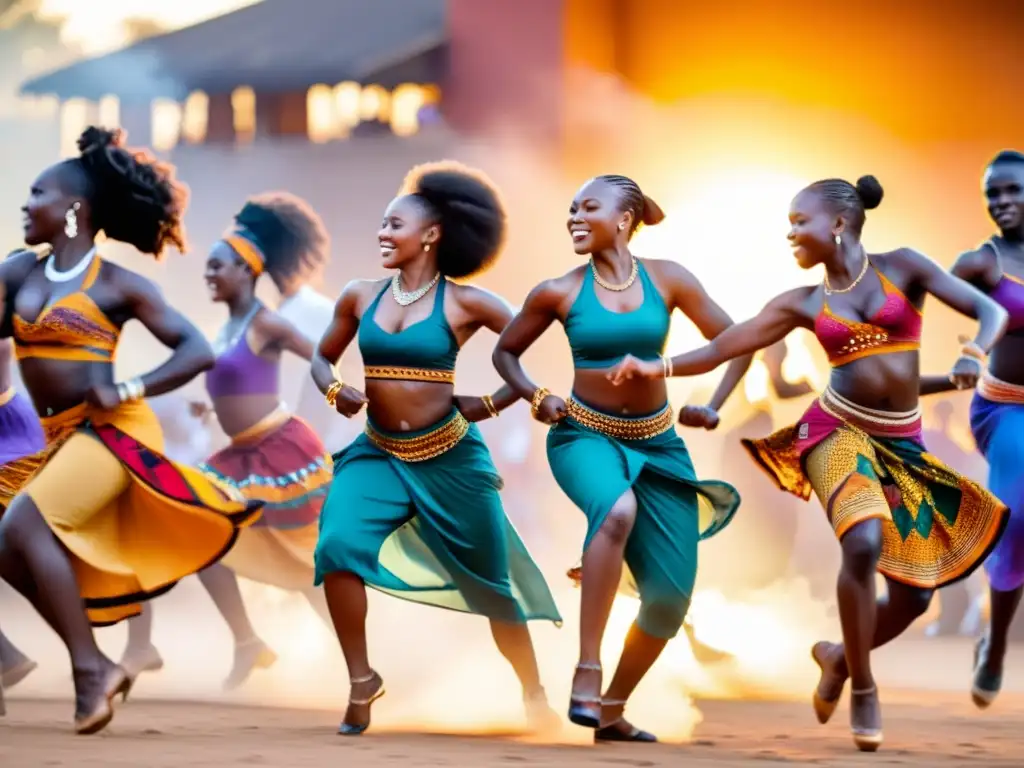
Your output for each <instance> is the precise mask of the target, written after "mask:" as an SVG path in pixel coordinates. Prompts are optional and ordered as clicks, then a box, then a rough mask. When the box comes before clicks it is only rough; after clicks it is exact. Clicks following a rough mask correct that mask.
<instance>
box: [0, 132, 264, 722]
mask: <svg viewBox="0 0 1024 768" xmlns="http://www.w3.org/2000/svg"><path fill="white" fill-rule="evenodd" d="M121 136H122V134H121V133H120V131H113V132H112V131H105V130H101V129H98V128H89V129H88V130H86V131H85V133H83V134H82V137H81V138H80V139H79V142H78V147H79V150H80V155H79V156H78V157H76V158H73V159H70V160H66V161H64V162H61V163H58V164H57V165H54V166H52V167H51V168H48V169H47V170H46V171H44V172H43V173H42V174H41V175H40V176H39V178H37V179H36V180H35V182H33V184H32V187H31V191H30V193H29V197H28V201H27V202H26V204H25V206H24V208H23V211H24V215H25V242H26V243H27V244H28V245H30V246H41V245H49V246H50V248H51V250H50V253H49V255H48V256H46V257H45V258H39V257H37V256H36V254H35V253H31V252H29V253H22V254H18V255H16V256H13V257H11V258H9V259H7V260H6V261H4V262H3V263H2V264H0V290H2V293H3V314H2V325H0V335H3V336H13V338H14V341H15V351H16V355H17V358H18V360H19V363H20V366H21V373H22V378H23V379H24V382H25V386H26V388H27V390H28V392H29V394H30V395H31V397H32V400H33V402H34V404H35V406H36V409H37V411H38V412H39V413H40V415H41V417H42V419H41V420H42V425H43V431H44V434H45V437H46V447H45V448H44V449H43V450H42V451H41V452H39V453H37V454H34V455H32V456H28V457H25V458H23V459H20V460H18V461H15V462H12V463H10V464H7V465H5V466H4V468H3V474H4V482H0V488H4V489H5V490H4V493H3V495H0V506H3V507H5V508H6V510H5V512H4V513H3V517H2V519H0V577H2V578H3V579H4V580H6V581H7V582H8V583H9V584H11V585H12V586H14V588H15V589H17V590H18V591H19V592H20V593H21V594H22V595H23V596H24V597H25V598H26V599H28V600H29V601H30V602H31V603H32V605H33V606H34V607H35V609H36V610H37V611H38V612H39V613H40V615H41V616H42V617H43V618H44V619H45V620H46V621H47V622H48V623H49V624H50V626H52V627H53V629H54V630H55V631H56V632H57V634H58V635H60V637H61V640H63V642H64V644H65V645H66V646H67V648H68V651H69V653H70V655H71V665H72V669H73V673H74V682H75V692H76V704H75V730H76V732H78V733H83V734H85V733H95V732H96V731H99V730H101V729H102V728H104V727H105V726H106V725H107V723H109V722H110V720H111V718H112V717H113V701H114V699H115V698H116V697H117V696H127V693H128V689H129V688H130V686H131V679H130V676H129V675H128V673H127V672H126V671H125V670H124V669H123V668H121V667H119V666H118V665H116V664H114V663H113V662H112V661H111V660H110V659H108V658H107V657H106V656H104V655H103V654H102V653H101V652H100V650H99V648H98V647H97V646H96V642H95V639H94V637H93V633H92V630H91V628H90V622H91V623H92V625H93V626H106V625H109V624H113V623H115V622H117V621H119V620H121V619H124V618H127V617H129V616H132V615H135V614H137V613H138V612H139V610H140V607H139V606H140V603H141V602H142V601H144V600H149V599H151V598H153V597H155V596H157V595H160V594H163V593H165V592H167V591H168V590H169V589H171V588H172V587H173V586H174V585H175V583H176V582H177V581H178V580H179V579H181V578H182V577H183V576H187V575H189V574H193V573H196V572H198V571H200V570H201V569H203V568H206V567H208V566H209V565H211V564H213V563H215V562H217V561H218V560H219V559H220V558H221V557H223V556H224V554H225V553H226V552H227V551H228V550H229V549H230V548H231V546H232V545H233V544H234V542H235V539H236V538H237V536H238V531H239V528H240V527H242V526H244V525H247V524H248V523H250V522H252V521H253V520H254V519H255V518H256V517H258V516H259V511H260V507H261V504H260V503H259V502H248V501H246V500H245V499H244V498H243V497H242V495H241V494H239V493H238V492H237V491H236V490H235V489H233V488H231V487H230V486H228V485H226V484H221V483H217V482H215V481H214V480H212V479H210V478H208V477H207V476H205V475H203V474H202V473H201V472H200V471H199V470H196V469H190V468H187V467H181V466H178V465H176V464H174V463H173V462H171V461H169V460H168V459H166V458H165V457H164V456H163V455H162V454H161V450H162V448H163V435H162V433H161V431H160V426H159V423H158V422H157V419H156V417H155V416H154V414H153V412H152V411H151V410H150V409H149V407H148V406H147V405H146V404H145V403H144V402H143V397H144V396H145V395H147V394H148V395H159V394H163V393H165V392H169V391H171V390H173V389H176V388H177V387H180V386H182V385H183V384H185V383H187V382H188V381H190V380H191V379H193V378H194V377H195V376H196V375H198V374H199V373H201V372H202V371H203V370H204V369H206V368H209V367H210V366H211V365H212V363H213V353H212V351H211V349H210V346H209V344H207V342H206V340H205V339H203V337H202V334H201V333H200V332H199V330H198V329H197V328H195V327H194V326H193V325H192V324H191V323H189V322H188V321H187V320H186V319H185V318H184V317H183V316H182V315H181V314H179V313H178V312H177V311H175V310H174V309H172V308H171V307H170V306H168V304H167V303H166V302H165V301H164V299H163V297H162V296H161V295H160V292H159V291H158V290H157V288H156V287H155V286H154V285H153V284H152V283H151V282H149V281H148V280H145V279H144V278H142V277H140V276H139V275H136V274H134V273H132V272H129V271H128V270H126V269H124V268H122V267H120V266H117V265H116V264H112V263H110V262H107V261H104V260H103V259H102V258H100V256H99V255H98V254H97V252H96V244H95V238H96V236H97V235H98V234H99V233H101V232H102V233H103V234H104V235H106V237H107V238H110V239H113V240H118V241H121V242H125V243H128V244H130V245H132V246H134V247H135V248H137V249H138V250H139V251H141V252H143V253H150V254H153V255H155V256H159V255H160V254H161V253H162V252H163V251H164V249H165V247H166V246H168V245H174V246H176V247H177V248H178V250H183V249H184V246H185V242H184V233H183V231H182V226H181V218H182V214H183V212H184V208H185V199H186V191H185V189H184V188H183V187H182V186H180V185H179V184H178V183H176V182H175V181H174V180H173V178H172V172H171V169H170V168H169V167H168V166H165V165H163V164H160V163H158V162H156V161H154V160H153V159H152V158H150V157H149V156H148V155H147V154H146V153H144V152H142V151H130V150H127V149H124V148H122V147H121ZM129 320H138V321H139V322H141V323H142V324H143V325H144V326H146V328H147V329H148V330H149V331H150V332H151V333H152V334H153V335H154V336H156V338H157V339H159V340H160V341H161V342H163V343H164V344H165V345H166V346H167V347H169V348H170V349H171V350H173V352H172V354H171V356H170V358H168V360H167V361H166V362H165V363H164V364H163V365H161V366H160V367H159V368H157V369H156V370H154V371H152V372H150V373H148V374H146V375H145V376H141V377H138V378H135V379H132V380H130V381H127V382H121V383H115V382H114V357H115V353H116V350H117V344H118V339H119V336H120V334H121V329H122V327H123V326H124V324H125V323H126V322H128V321H129ZM83 608H84V610H83Z"/></svg>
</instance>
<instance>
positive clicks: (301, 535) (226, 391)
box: [125, 192, 331, 690]
mask: <svg viewBox="0 0 1024 768" xmlns="http://www.w3.org/2000/svg"><path fill="white" fill-rule="evenodd" d="M327 243H328V239H327V234H326V232H325V230H324V227H323V224H322V223H321V221H320V218H319V217H318V216H317V215H316V212H315V211H313V209H312V208H310V207H309V205H308V204H307V203H306V202H305V201H304V200H301V199H299V198H297V197H295V196H294V195H291V194H288V193H284V192H274V193H269V194H263V195H259V196H256V197H253V198H251V199H249V200H248V201H246V203H245V205H244V206H243V207H242V210H241V211H239V212H238V213H237V214H236V215H235V220H234V225H233V227H232V228H231V229H230V231H228V232H227V233H226V234H225V235H224V237H223V238H222V239H221V240H219V241H218V242H217V243H216V244H215V245H214V246H213V248H212V249H211V251H210V256H209V258H208V259H207V262H206V275H205V278H206V285H207V288H208V289H209V291H210V296H211V298H212V299H213V300H214V301H216V302H220V303H223V304H225V305H227V309H228V322H227V323H226V324H225V325H224V327H223V328H222V329H221V331H220V333H219V335H218V337H217V340H216V342H215V343H214V351H215V353H216V355H217V361H216V363H215V365H214V366H213V368H212V369H211V370H210V371H208V372H207V374H206V390H207V392H208V394H209V395H210V401H211V403H212V410H213V413H214V414H215V415H216V417H217V420H218V421H219V422H220V426H221V428H222V429H223V430H224V432H226V433H227V435H228V436H229V437H230V438H231V444H230V445H229V446H228V447H227V448H225V449H223V450H221V451H218V452H217V453H215V454H214V455H213V456H211V457H210V458H209V459H207V460H206V462H205V463H203V464H201V465H200V469H202V470H204V471H205V472H207V473H209V474H211V475H212V476H213V477H215V478H216V479H217V480H218V481H220V482H223V483H227V484H230V485H231V486H232V487H234V488H236V489H237V490H238V491H239V492H240V493H241V494H242V495H243V496H245V497H246V498H248V499H256V500H259V501H261V502H263V514H262V517H261V518H260V519H259V520H258V521H257V522H256V523H255V524H254V525H253V526H252V527H250V528H247V529H246V530H245V531H242V534H241V535H240V536H239V538H238V542H237V543H236V544H235V546H234V547H233V548H232V550H231V551H230V552H229V553H228V554H227V555H226V556H225V557H224V559H223V560H222V561H221V562H220V563H218V564H217V565H214V566H211V567H210V568H208V569H206V570H204V571H202V572H201V573H200V574H199V579H200V581H202V583H203V586H204V587H206V590H207V591H208V592H209V593H210V596H211V597H212V598H213V601H214V603H215V604H216V605H217V609H218V610H219V611H220V613H221V615H222V616H223V617H224V619H225V621H227V623H228V626H229V627H230V628H231V632H232V634H233V636H234V640H235V660H234V665H233V667H232V670H231V672H230V674H229V675H228V677H227V679H226V680H225V682H224V687H225V688H226V689H229V690H230V689H232V688H237V687H238V686H240V685H241V684H242V683H243V682H245V680H246V679H247V678H248V677H249V675H250V674H251V673H252V671H253V670H254V669H257V668H266V667H269V666H270V665H271V664H273V663H274V662H275V661H276V659H277V657H276V655H275V654H274V652H273V651H272V650H271V649H270V648H269V647H268V646H267V645H266V644H265V643H264V642H263V641H262V640H261V639H260V638H259V637H258V636H257V634H256V631H255V629H254V628H253V626H252V624H251V622H250V621H249V617H248V614H247V612H246V610H245V606H244V604H243V603H242V596H241V593H240V591H239V588H238V579H237V578H236V574H237V575H239V576H244V577H245V578H248V579H252V580H254V581H258V582H262V583H264V584H270V585H272V586H276V587H279V588H281V589H286V590H294V591H298V592H301V593H303V594H304V595H305V596H306V598H307V599H308V600H309V602H310V603H311V604H312V605H313V607H314V609H316V610H317V611H318V613H319V614H320V616H321V617H322V618H323V620H324V621H325V622H328V623H329V621H330V619H329V616H328V612H327V604H326V602H325V601H324V598H323V592H322V590H319V589H314V587H313V548H314V547H315V546H316V538H317V527H318V522H319V519H320V507H321V506H322V505H323V501H324V498H325V497H326V495H327V487H328V485H329V484H330V481H331V457H330V455H329V454H328V453H327V450H326V449H325V448H324V445H323V443H322V442H321V441H320V438H318V437H317V435H316V433H315V432H313V430H312V429H311V428H310V426H309V425H308V424H306V422H305V421H303V420H302V419H300V418H298V417H297V416H294V415H292V414H290V413H289V412H288V411H287V410H286V409H285V406H284V404H283V403H282V401H281V396H280V366H281V355H282V353H283V352H291V353H292V354H295V355H298V356H299V357H301V358H302V359H304V360H309V359H310V358H311V357H312V356H313V344H312V343H311V342H310V341H309V340H308V339H307V338H306V337H305V336H304V335H303V334H302V333H300V332H299V330H298V329H297V328H296V327H295V326H293V325H292V324H291V323H289V322H288V321H287V320H285V319H283V318H282V317H280V316H279V315H278V314H277V313H276V312H272V311H271V310H269V309H268V308H266V307H265V306H263V304H262V303H261V302H260V301H259V300H258V299H257V298H256V293H255V292H256V283H257V281H258V280H259V278H260V276H261V275H263V274H267V275H269V276H270V277H271V279H273V280H274V282H275V283H277V284H278V285H280V284H282V283H283V282H284V281H286V280H289V279H296V278H297V277H301V276H302V275H307V274H311V273H312V272H313V271H315V270H318V269H320V268H321V267H322V266H323V264H324V263H325V261H326V260H327V256H328V254H327ZM210 407H211V406H209V405H207V404H206V403H193V412H202V411H205V410H207V409H209V408H210ZM148 614H149V612H147V615H144V616H142V617H139V619H138V620H136V621H133V622H132V623H131V625H130V627H131V629H132V632H131V633H130V634H129V647H128V649H127V650H126V652H125V665H126V666H127V667H128V668H129V669H150V670H152V669H159V668H160V667H161V666H162V660H161V658H160V655H159V653H158V652H157V650H156V649H155V648H154V647H153V645H152V643H151V641H150V635H151V632H150V625H151V621H152V618H151V616H150V615H148Z"/></svg>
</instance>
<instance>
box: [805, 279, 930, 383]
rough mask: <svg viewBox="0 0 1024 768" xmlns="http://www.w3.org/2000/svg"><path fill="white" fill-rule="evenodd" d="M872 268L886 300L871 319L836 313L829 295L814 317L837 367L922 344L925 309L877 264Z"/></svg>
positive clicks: (830, 357) (910, 348)
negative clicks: (893, 281)
mask: <svg viewBox="0 0 1024 768" xmlns="http://www.w3.org/2000/svg"><path fill="white" fill-rule="evenodd" d="M871 268H872V270H874V272H875V274H876V275H878V279H879V281H880V282H881V283H882V290H884V291H885V303H884V304H883V305H882V307H881V309H879V310H878V311H877V312H876V313H875V314H874V315H873V316H871V317H870V318H868V320H867V322H861V321H860V320H847V319H846V318H845V317H840V316H839V315H836V314H834V313H833V312H832V310H831V309H830V308H829V306H828V299H827V298H826V299H825V300H824V301H823V302H822V307H821V312H819V313H818V316H817V317H816V318H814V335H815V336H817V338H818V342H819V343H820V344H821V346H822V348H823V349H824V350H825V353H826V354H827V355H828V361H829V363H830V364H831V365H832V367H833V368H836V367H838V366H841V365H846V364H847V363H852V362H853V361H854V360H860V359H861V358H863V357H870V356H871V355H884V354H888V353H891V352H907V351H910V350H918V349H920V348H921V312H920V311H919V310H918V309H917V307H915V306H914V305H913V304H911V303H910V300H909V299H907V297H906V296H904V295H903V292H902V291H901V290H900V289H899V288H897V287H896V286H895V285H893V284H892V282H890V281H889V279H888V278H886V276H885V275H883V274H882V273H881V272H880V271H878V270H877V269H875V265H874V264H872V265H871Z"/></svg>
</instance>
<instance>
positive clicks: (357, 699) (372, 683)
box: [338, 672, 384, 736]
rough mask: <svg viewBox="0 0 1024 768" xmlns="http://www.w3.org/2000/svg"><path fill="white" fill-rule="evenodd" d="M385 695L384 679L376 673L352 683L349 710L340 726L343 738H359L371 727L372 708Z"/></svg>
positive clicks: (339, 730)
mask: <svg viewBox="0 0 1024 768" xmlns="http://www.w3.org/2000/svg"><path fill="white" fill-rule="evenodd" d="M383 695H384V679H383V678H382V677H381V676H380V675H378V674H377V673H376V672H371V673H370V674H369V675H368V676H366V677H363V678H359V679H357V680H352V681H351V690H350V691H349V699H348V708H347V709H346V710H345V718H344V719H343V720H342V721H341V725H339V726H338V733H339V734H340V735H341V736H359V735H361V734H362V733H364V732H365V731H366V729H367V728H369V727H370V708H371V707H372V706H373V702H375V701H376V700H377V699H379V698H380V697H381V696H383Z"/></svg>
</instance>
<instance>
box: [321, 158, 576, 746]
mask: <svg viewBox="0 0 1024 768" xmlns="http://www.w3.org/2000/svg"><path fill="white" fill-rule="evenodd" d="M504 232H505V213H504V210H503V209H502V207H501V204H500V202H499V200H498V197H497V193H496V191H495V190H494V188H493V187H492V186H491V185H490V184H489V183H488V182H487V181H486V180H483V179H481V178H480V177H479V175H478V174H476V173H475V172H474V171H471V170H469V169H466V168H463V167H461V166H457V165H454V164H448V163H442V164H438V165H428V166H421V167H419V168H416V169H414V170H413V171H412V172H411V173H410V175H409V177H408V178H407V179H406V183H405V185H404V188H403V192H402V194H400V196H399V197H397V198H396V199H395V200H393V201H392V202H391V204H390V205H389V206H388V208H387V210H386V211H385V213H384V221H383V224H382V225H381V230H380V233H379V235H378V237H379V240H380V247H381V255H382V256H383V265H384V267H385V268H387V269H393V270H397V271H396V272H395V275H394V277H393V278H388V279H385V280H360V281H356V282H353V283H350V284H349V285H348V286H347V287H346V288H345V289H344V291H342V294H341V297H340V298H339V299H338V304H337V308H336V310H335V316H334V321H333V322H332V324H331V326H330V328H329V329H328V330H327V333H326V334H325V335H324V338H323V340H322V341H321V342H320V347H319V349H318V351H317V354H316V356H315V357H314V358H313V377H314V379H315V380H316V383H317V385H318V386H319V387H320V389H321V391H322V392H324V394H325V396H326V397H327V399H328V401H329V402H331V403H332V404H333V405H334V406H335V407H336V408H337V410H338V412H339V413H341V414H342V415H343V416H346V417H351V416H354V415H355V414H356V413H358V412H359V411H360V410H361V409H362V407H363V406H364V405H367V409H368V418H367V425H366V431H365V433H364V434H361V435H360V436H359V437H357V438H356V439H355V440H354V441H353V442H352V444H350V445H349V446H348V447H347V448H345V449H344V450H343V451H341V452H339V453H337V454H335V456H334V462H335V465H334V473H335V474H334V482H333V483H332V485H331V490H330V494H329V495H328V497H327V501H326V503H325V504H324V508H323V511H322V513H321V518H320V540H319V542H318V543H317V547H316V578H317V583H320V582H323V584H324V587H325V590H326V592H327V602H328V605H329V606H330V609H331V615H332V616H333V618H334V626H335V629H336V631H337V633H338V639H339V641H340V642H341V649H342V652H343V653H344V655H345V661H346V663H347V665H348V671H349V679H350V682H351V684H352V692H351V698H350V700H349V706H348V710H347V711H346V713H345V718H344V720H343V721H342V723H341V726H340V728H339V733H341V734H343V735H358V734H360V733H362V732H363V731H365V730H366V728H367V727H368V726H369V724H370V709H369V707H370V704H371V703H372V702H373V701H375V700H376V699H378V698H379V697H380V696H382V695H383V693H384V683H383V680H382V679H381V677H380V675H379V674H378V673H377V672H376V671H375V670H374V669H373V668H372V667H371V666H370V661H369V657H368V654H367V648H366V609H367V606H366V585H369V586H371V587H373V588H375V589H379V590H380V591H382V592H385V593H387V594H391V595H395V596H396V597H402V598H405V599H407V600H412V601H415V602H419V603H425V604H428V605H435V606H438V607H442V608H449V609H452V610H456V611H463V612H468V613H475V614H478V615H482V616H486V617H487V618H488V619H490V622H491V633H492V635H493V636H494V640H495V642H496V643H497V645H498V650H499V651H500V652H501V653H502V655H504V656H505V658H506V659H508V661H509V663H510V664H511V665H512V667H513V669H514V670H515V673H516V675H517V676H518V678H519V681H520V683H521V684H522V686H523V695H524V701H525V704H526V714H527V719H528V721H529V723H530V725H531V727H533V728H534V729H540V728H546V727H549V726H553V725H555V724H557V715H555V713H554V712H552V711H551V709H550V707H549V706H548V704H547V697H546V695H545V693H544V688H543V687H542V686H541V682H540V674H539V672H538V669H537V659H536V656H535V654H534V650H533V643H532V641H531V639H530V633H529V631H528V630H527V628H526V622H527V621H530V620H535V619H540V620H547V621H552V622H556V623H560V622H561V617H560V616H559V613H558V608H557V607H556V606H555V602H554V600H553V598H552V597H551V592H550V590H549V589H548V585H547V583H546V582H545V581H544V577H543V576H542V575H541V572H540V570H539V569H538V568H537V566H536V564H535V563H534V562H533V560H532V558H531V557H530V554H529V552H528V551H527V549H526V547H525V546H524V544H523V542H522V540H521V539H520V538H519V535H518V534H517V533H516V530H515V528H513V526H512V524H511V523H510V522H509V520H508V518H507V517H506V516H505V513H504V510H503V509H502V504H501V498H500V496H499V491H500V490H501V486H502V481H501V478H500V476H499V475H498V473H497V470H496V469H495V467H494V464H493V462H492V461H491V456H490V453H489V452H488V450H487V446H486V445H485V444H484V442H483V440H482V438H481V437H480V432H479V430H478V428H477V427H476V425H475V424H473V423H472V422H476V421H481V420H483V419H487V418H497V417H498V414H499V413H500V412H501V411H502V410H504V409H505V408H507V407H508V406H509V405H511V404H512V403H514V402H515V401H516V400H518V399H519V398H518V396H517V395H516V394H515V393H513V392H512V391H511V390H509V389H508V388H507V387H502V388H501V389H499V390H498V391H497V392H496V393H495V394H494V395H493V396H491V395H485V396H483V397H466V396H457V395H455V394H454V382H455V360H456V357H457V356H458V353H459V349H460V348H461V347H462V345H463V344H465V343H466V341H467V340H468V339H469V338H470V337H471V336H472V335H473V334H474V333H475V332H476V331H477V330H479V329H480V328H487V329H488V330H491V331H493V332H495V333H500V332H501V331H502V330H504V328H505V326H506V325H508V323H509V321H510V320H511V319H512V310H511V309H510V308H509V307H508V305H507V304H506V303H505V302H504V301H502V300H501V299H500V298H499V297H497V296H495V295H494V294H491V293H488V292H487V291H484V290H481V289H479V288H475V287H472V286H468V285H459V284H456V283H453V282H451V281H450V280H449V278H453V279H463V278H468V277H470V276H472V275H475V274H479V273H480V272H482V271H483V270H484V269H486V268H487V267H488V266H490V265H491V263H492V262H493V261H494V260H495V259H496V258H497V256H498V252H499V250H500V248H501V244H502V240H503V237H504ZM357 336H358V343H359V350H360V352H361V354H362V358H363V363H364V365H365V366H366V367H365V378H366V394H365V395H364V394H363V393H362V392H360V391H359V390H357V389H356V388H354V387H352V386H351V385H348V384H343V383H342V382H341V381H339V380H338V379H337V377H336V374H335V372H334V365H335V364H336V363H337V361H338V360H339V359H340V358H341V356H342V354H343V353H344V351H345V349H346V348H347V347H348V345H349V344H350V343H351V342H352V340H353V339H355V338H356V337H357Z"/></svg>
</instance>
